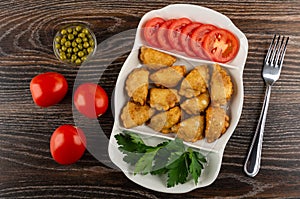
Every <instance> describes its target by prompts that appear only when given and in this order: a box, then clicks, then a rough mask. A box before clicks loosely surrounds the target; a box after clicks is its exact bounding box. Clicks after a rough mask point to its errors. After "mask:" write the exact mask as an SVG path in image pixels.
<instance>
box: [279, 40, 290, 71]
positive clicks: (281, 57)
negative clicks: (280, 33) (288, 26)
mask: <svg viewBox="0 0 300 199" xmlns="http://www.w3.org/2000/svg"><path fill="white" fill-rule="evenodd" d="M288 41H289V37H287V38H286V41H285V44H284V46H283V51H282V53H281V56H280V60H279V64H278V65H279V67H281V66H282V63H283V59H284V55H285V51H286V46H287V44H288Z"/></svg>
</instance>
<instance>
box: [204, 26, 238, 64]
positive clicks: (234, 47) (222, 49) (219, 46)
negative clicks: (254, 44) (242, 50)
mask: <svg viewBox="0 0 300 199" xmlns="http://www.w3.org/2000/svg"><path fill="white" fill-rule="evenodd" d="M203 48H204V50H205V51H206V53H207V54H208V56H209V57H210V58H211V59H212V60H213V61H216V62H221V63H225V62H229V61H231V60H232V59H234V58H235V56H236V55H237V53H238V51H239V41H238V39H237V38H236V36H235V35H234V34H232V33H231V32H229V31H228V30H224V29H216V30H213V31H211V32H210V33H208V34H207V36H206V38H205V39H204V41H203Z"/></svg>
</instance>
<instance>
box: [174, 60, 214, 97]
mask: <svg viewBox="0 0 300 199" xmlns="http://www.w3.org/2000/svg"><path fill="white" fill-rule="evenodd" d="M208 79H209V70H208V67H207V66H205V65H204V66H197V67H195V68H194V69H193V70H191V72H190V73H189V74H188V75H187V76H186V77H185V78H184V79H183V81H182V83H181V87H180V90H179V94H180V95H182V96H185V97H187V98H191V97H195V96H198V95H200V94H201V93H204V92H206V90H207V85H208V84H207V83H208Z"/></svg>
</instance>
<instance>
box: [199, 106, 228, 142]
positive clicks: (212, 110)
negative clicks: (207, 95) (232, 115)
mask: <svg viewBox="0 0 300 199" xmlns="http://www.w3.org/2000/svg"><path fill="white" fill-rule="evenodd" d="M228 126H229V116H228V115H226V112H225V110H224V109H223V108H221V107H213V106H210V107H208V109H207V110H206V127H205V138H206V140H207V142H214V141H215V140H216V139H218V138H219V137H220V136H221V135H222V134H224V133H225V132H226V130H227V128H228Z"/></svg>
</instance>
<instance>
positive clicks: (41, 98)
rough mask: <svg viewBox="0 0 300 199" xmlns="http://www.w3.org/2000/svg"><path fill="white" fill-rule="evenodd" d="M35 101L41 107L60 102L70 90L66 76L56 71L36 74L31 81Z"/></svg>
mask: <svg viewBox="0 0 300 199" xmlns="http://www.w3.org/2000/svg"><path fill="white" fill-rule="evenodd" d="M30 91H31V95H32V99H33V101H34V102H35V103H36V104H37V105H38V106H41V107H48V106H52V105H54V104H57V103H58V102H60V101H61V100H62V99H63V98H64V97H65V95H66V93H67V91H68V83H67V81H66V79H65V77H64V76H63V75H61V74H59V73H56V72H48V73H43V74H40V75H37V76H35V77H34V78H33V79H32V80H31V82H30Z"/></svg>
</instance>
